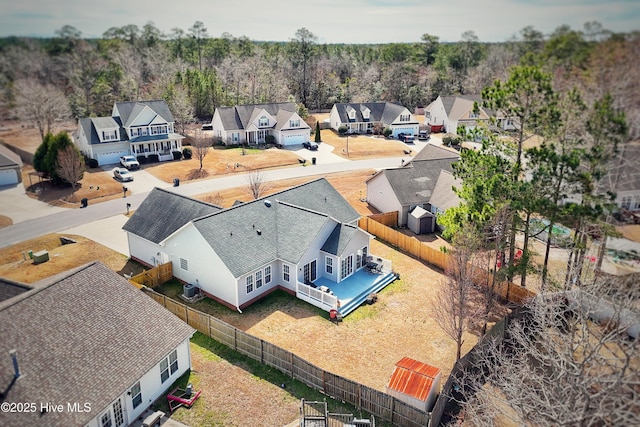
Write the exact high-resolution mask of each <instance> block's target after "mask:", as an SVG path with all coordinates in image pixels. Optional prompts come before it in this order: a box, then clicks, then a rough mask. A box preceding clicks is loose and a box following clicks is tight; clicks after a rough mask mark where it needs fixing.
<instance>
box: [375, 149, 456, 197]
mask: <svg viewBox="0 0 640 427" xmlns="http://www.w3.org/2000/svg"><path fill="white" fill-rule="evenodd" d="M458 159H459V155H458V153H457V152H452V151H449V150H448V149H446V148H442V147H439V146H436V145H432V144H427V145H426V146H425V147H424V148H423V149H422V150H421V151H420V153H418V154H417V155H416V156H415V157H414V158H413V159H412V160H411V162H410V163H409V164H407V165H406V166H405V167H402V168H395V169H385V170H382V171H381V172H379V174H383V175H384V176H385V177H386V178H387V181H389V185H390V186H391V188H392V189H393V192H394V193H395V195H396V197H397V198H398V201H399V202H400V204H401V205H403V206H408V205H419V204H423V203H428V202H429V199H430V198H431V196H432V194H433V191H434V189H435V187H436V183H437V182H438V178H439V176H440V172H441V171H442V170H445V171H449V172H453V168H452V167H451V165H452V164H453V163H455V162H456V161H457V160H458ZM370 179H371V178H370Z"/></svg>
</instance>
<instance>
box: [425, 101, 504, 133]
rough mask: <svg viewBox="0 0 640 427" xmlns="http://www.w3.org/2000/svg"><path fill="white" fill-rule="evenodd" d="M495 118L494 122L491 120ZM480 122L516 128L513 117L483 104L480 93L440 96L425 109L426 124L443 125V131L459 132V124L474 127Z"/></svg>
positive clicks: (430, 125) (431, 125)
mask: <svg viewBox="0 0 640 427" xmlns="http://www.w3.org/2000/svg"><path fill="white" fill-rule="evenodd" d="M490 119H493V122H492V123H491V122H490ZM479 123H484V124H485V125H486V126H489V125H491V126H498V127H499V128H500V129H503V130H515V129H516V123H515V121H514V120H513V118H509V117H505V116H504V115H503V114H502V113H501V112H495V111H493V110H491V109H488V108H486V107H483V106H482V96H480V95H458V96H438V97H437V98H436V99H435V100H434V101H433V102H432V103H431V104H429V105H428V106H427V107H425V109H424V124H425V125H427V126H429V127H430V128H432V129H433V128H434V126H435V127H442V131H443V132H448V133H451V134H454V135H455V134H457V130H458V126H464V127H465V128H466V129H467V130H471V129H474V128H476V127H477V126H478V124H479Z"/></svg>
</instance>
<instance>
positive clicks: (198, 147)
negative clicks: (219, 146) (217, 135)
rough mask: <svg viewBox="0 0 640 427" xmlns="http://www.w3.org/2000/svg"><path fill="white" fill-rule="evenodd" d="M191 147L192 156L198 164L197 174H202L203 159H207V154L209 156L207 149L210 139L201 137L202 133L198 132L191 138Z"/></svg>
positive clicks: (209, 146)
mask: <svg viewBox="0 0 640 427" xmlns="http://www.w3.org/2000/svg"><path fill="white" fill-rule="evenodd" d="M191 145H192V146H193V149H194V153H193V154H194V155H195V157H196V159H198V161H199V162H200V169H199V172H200V173H201V174H202V162H203V161H204V158H205V157H207V154H209V149H210V148H211V139H209V138H205V137H204V136H203V135H202V132H201V131H199V130H198V131H196V134H195V136H194V137H193V142H192V144H191Z"/></svg>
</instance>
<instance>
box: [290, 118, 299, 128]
mask: <svg viewBox="0 0 640 427" xmlns="http://www.w3.org/2000/svg"><path fill="white" fill-rule="evenodd" d="M289 127H292V128H297V127H300V119H295V120H289Z"/></svg>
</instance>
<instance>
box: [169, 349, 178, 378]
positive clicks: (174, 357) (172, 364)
mask: <svg viewBox="0 0 640 427" xmlns="http://www.w3.org/2000/svg"><path fill="white" fill-rule="evenodd" d="M177 370H178V350H173V351H172V352H171V354H170V355H169V371H170V372H171V374H174V373H175V372H176V371H177Z"/></svg>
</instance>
